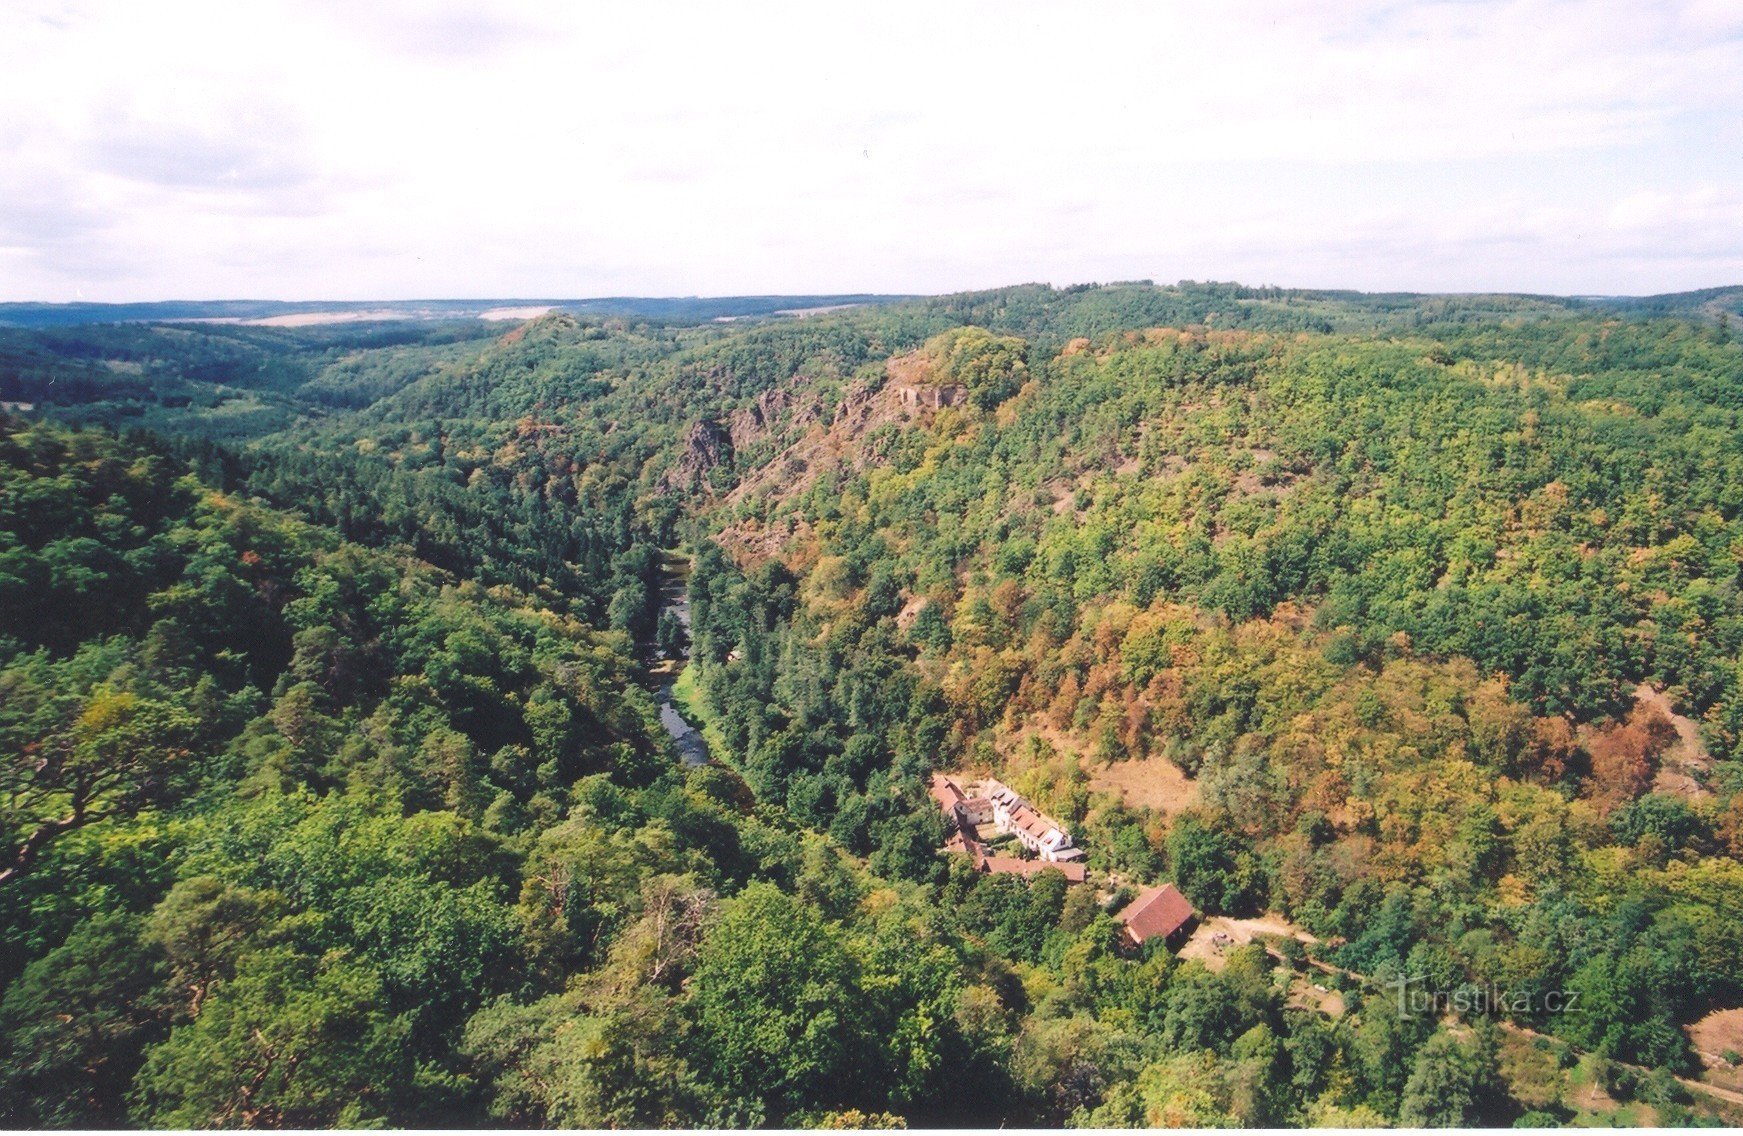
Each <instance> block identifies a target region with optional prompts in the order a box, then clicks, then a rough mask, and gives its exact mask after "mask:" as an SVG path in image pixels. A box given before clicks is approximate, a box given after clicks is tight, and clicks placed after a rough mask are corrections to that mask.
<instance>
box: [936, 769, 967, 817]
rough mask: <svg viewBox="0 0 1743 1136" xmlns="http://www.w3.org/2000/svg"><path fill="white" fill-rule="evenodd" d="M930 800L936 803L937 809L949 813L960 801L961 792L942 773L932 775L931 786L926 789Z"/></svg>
mask: <svg viewBox="0 0 1743 1136" xmlns="http://www.w3.org/2000/svg"><path fill="white" fill-rule="evenodd" d="M927 792H929V793H931V794H932V799H933V800H934V801H937V802H938V807H939V808H941V809H943V810H944V811H945V812H946V813H949V812H950V811H951V810H952V809H954V808H955V807H956V804H957V802H958V801H960V800H962V790H961V789H959V788H957V787H956V782H954V781H952V780H951V779H950V778H948V777H946V776H944V774H942V773H934V774H933V775H932V784H931V786H930V787H929V788H928V789H927Z"/></svg>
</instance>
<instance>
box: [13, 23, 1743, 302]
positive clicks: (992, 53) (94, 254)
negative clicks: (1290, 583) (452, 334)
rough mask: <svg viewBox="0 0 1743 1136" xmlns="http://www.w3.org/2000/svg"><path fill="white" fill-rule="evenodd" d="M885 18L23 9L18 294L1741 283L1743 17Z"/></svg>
mask: <svg viewBox="0 0 1743 1136" xmlns="http://www.w3.org/2000/svg"><path fill="white" fill-rule="evenodd" d="M852 7H853V9H854V10H853V11H852V12H850V13H847V14H828V13H831V12H832V11H833V10H834V6H830V5H825V4H819V3H806V4H793V5H775V4H743V5H735V4H725V3H710V4H706V5H704V4H660V3H632V2H630V0H621V2H619V3H615V4H610V5H592V4H581V3H542V4H541V3H524V4H523V3H488V2H485V0H467V2H456V3H440V2H432V3H410V2H382V0H367V2H365V0H332V2H312V0H305V2H301V3H262V2H257V0H250V2H248V3H238V2H236V0H222V2H219V3H211V4H205V3H153V4H142V3H137V2H117V3H41V2H37V0H4V3H0V300H71V299H81V298H82V299H88V300H112V301H120V300H149V299H169V298H187V299H209V298H241V297H247V298H268V299H405V298H416V297H580V296H600V295H622V294H636V295H689V294H701V295H725V294H735V293H736V294H742V293H762V292H785V293H799V292H848V291H880V292H942V291H954V290H958V289H964V288H975V287H985V286H991V285H998V284H1007V283H1015V282H1019V281H1033V280H1039V281H1049V282H1052V283H1054V284H1059V285H1064V284H1068V283H1073V282H1079V281H1088V280H1112V279H1130V278H1137V277H1149V278H1154V279H1156V280H1157V281H1159V282H1160V281H1170V282H1171V281H1174V280H1179V279H1187V278H1190V279H1200V280H1203V279H1219V280H1240V281H1243V282H1246V283H1252V284H1264V283H1273V284H1282V285H1290V286H1302V287H1349V288H1363V289H1410V290H1425V291H1475V290H1507V291H1537V292H1556V293H1650V292H1663V291H1674V290H1683V289H1692V288H1700V287H1708V286H1713V285H1718V284H1737V283H1743V114H1740V110H1743V2H1739V0H1699V2H1693V3H1665V4H1653V3H1647V2H1643V0H1629V2H1620V3H1588V2H1574V0H1568V2H1562V0H1521V2H1516V3H1514V2H1489V0H1469V2H1459V3H1387V2H1378V0H1376V2H1366V0H1331V2H1324V0H1322V2H1311V3H1288V4H1285V3H1280V2H1269V0H1267V2H1260V3H1250V4H1248V3H1238V2H1237V3H1230V2H1228V0H1203V2H1201V3H1194V4H1174V3H1149V4H1079V3H1071V4H1065V3H1046V4H1026V3H1014V2H1011V0H1001V2H999V3H994V4H984V5H983V4H957V3H950V2H948V0H926V2H924V3H918V4H906V3H876V4H864V5H854V6H852ZM1285 8H1287V9H1289V10H1290V12H1291V13H1292V14H1290V15H1280V14H1279V12H1280V11H1281V10H1282V9H1285Z"/></svg>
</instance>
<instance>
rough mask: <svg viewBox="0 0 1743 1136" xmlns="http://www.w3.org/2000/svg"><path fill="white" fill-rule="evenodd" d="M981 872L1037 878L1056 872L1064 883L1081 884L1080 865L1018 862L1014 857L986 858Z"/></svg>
mask: <svg viewBox="0 0 1743 1136" xmlns="http://www.w3.org/2000/svg"><path fill="white" fill-rule="evenodd" d="M981 871H983V872H987V873H990V874H993V875H998V874H1000V873H1010V874H1013V875H1018V876H1031V877H1032V876H1038V875H1040V874H1041V873H1042V872H1058V873H1060V874H1061V875H1063V876H1064V877H1065V882H1066V883H1072V884H1080V883H1082V882H1083V877H1084V873H1083V865H1082V864H1053V863H1049V862H1048V861H1046V860H1019V859H1018V858H1017V857H1015V856H988V857H986V859H985V860H984V861H983V862H982V864H981Z"/></svg>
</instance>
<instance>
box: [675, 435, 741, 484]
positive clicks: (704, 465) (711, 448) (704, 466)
mask: <svg viewBox="0 0 1743 1136" xmlns="http://www.w3.org/2000/svg"><path fill="white" fill-rule="evenodd" d="M731 460H732V438H731V435H730V434H729V433H728V432H727V431H726V430H724V429H722V428H721V425H720V423H718V422H714V421H711V420H709V419H703V420H702V421H700V422H697V423H695V424H693V425H692V426H691V427H690V430H689V432H688V433H687V434H685V435H684V448H683V450H682V451H680V452H679V454H678V461H677V463H676V464H675V465H674V466H673V467H672V469H671V470H670V471H669V472H668V473H667V474H666V478H665V483H666V488H668V489H683V490H691V489H701V488H705V487H706V486H707V485H708V474H709V471H711V470H713V469H714V467H715V466H718V465H722V464H726V463H728V462H730V461H731Z"/></svg>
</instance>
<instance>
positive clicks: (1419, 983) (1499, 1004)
mask: <svg viewBox="0 0 1743 1136" xmlns="http://www.w3.org/2000/svg"><path fill="white" fill-rule="evenodd" d="M1387 985H1389V986H1391V987H1392V990H1393V992H1394V993H1395V994H1396V995H1397V996H1398V1013H1399V1015H1400V1016H1401V1017H1415V1016H1417V1015H1419V1014H1432V1015H1433V1016H1435V1017H1437V1018H1438V1017H1444V1016H1445V1015H1447V1014H1458V1015H1459V1016H1460V1017H1472V1016H1476V1015H1480V1014H1504V1015H1507V1016H1526V1017H1529V1016H1533V1015H1537V1014H1571V1013H1577V1012H1578V1011H1579V1001H1580V992H1579V991H1577V990H1543V991H1536V992H1532V991H1522V990H1503V989H1501V988H1500V987H1498V986H1487V985H1480V984H1474V983H1466V984H1464V985H1460V986H1455V987H1453V988H1452V989H1451V990H1444V989H1440V988H1437V987H1434V986H1430V985H1429V984H1428V976H1427V975H1425V974H1416V975H1411V976H1410V977H1408V978H1394V979H1392V980H1391V981H1390V982H1389V983H1387Z"/></svg>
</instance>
